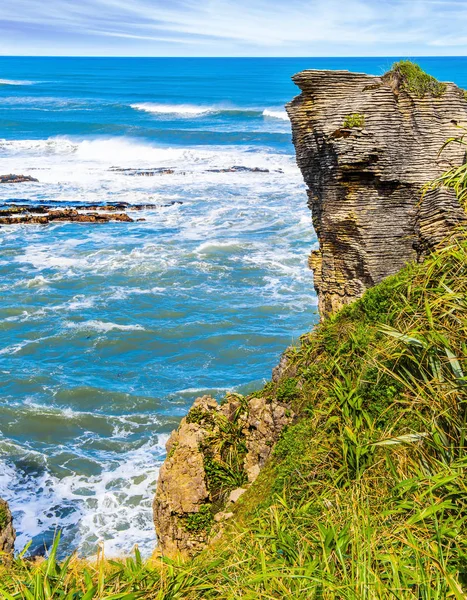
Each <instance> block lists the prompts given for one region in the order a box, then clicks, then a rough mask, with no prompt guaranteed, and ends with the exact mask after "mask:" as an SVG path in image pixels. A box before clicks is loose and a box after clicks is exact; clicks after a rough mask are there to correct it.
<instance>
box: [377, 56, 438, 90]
mask: <svg viewBox="0 0 467 600" xmlns="http://www.w3.org/2000/svg"><path fill="white" fill-rule="evenodd" d="M384 78H385V79H388V80H389V81H392V82H394V84H395V85H396V86H397V88H398V89H400V90H404V91H405V92H407V93H409V94H410V95H412V96H414V97H416V98H424V97H425V96H434V97H435V98H438V97H440V96H442V95H443V94H444V92H445V91H446V84H445V83H441V82H440V81H438V80H437V79H436V78H435V77H433V76H432V75H429V74H428V73H425V71H424V70H423V69H422V68H421V67H420V66H419V65H417V64H416V63H413V62H412V61H410V60H400V61H399V62H396V63H394V64H393V65H392V67H391V69H390V71H388V72H387V73H386V74H385V75H384Z"/></svg>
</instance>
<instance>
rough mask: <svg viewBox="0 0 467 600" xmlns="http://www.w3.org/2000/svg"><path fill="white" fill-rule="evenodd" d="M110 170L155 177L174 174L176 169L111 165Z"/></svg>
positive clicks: (135, 175)
mask: <svg viewBox="0 0 467 600" xmlns="http://www.w3.org/2000/svg"><path fill="white" fill-rule="evenodd" d="M109 171H113V172H114V173H123V174H124V175H131V176H132V177H154V176H155V175H173V174H174V173H175V171H174V169H165V168H160V167H159V168H157V167H156V168H154V169H128V168H122V167H110V169H109Z"/></svg>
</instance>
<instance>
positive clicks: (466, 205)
mask: <svg viewBox="0 0 467 600" xmlns="http://www.w3.org/2000/svg"><path fill="white" fill-rule="evenodd" d="M464 93H467V92H464ZM466 99H467V98H466ZM458 128H459V129H460V130H461V131H462V132H463V133H461V134H460V135H459V136H457V137H451V138H449V139H448V140H447V141H446V142H445V143H444V144H443V147H442V148H441V150H440V152H439V154H440V155H441V154H442V152H443V150H444V149H445V148H447V147H448V146H450V145H451V144H458V145H461V146H466V153H465V154H464V162H463V163H462V164H461V165H458V166H455V167H452V168H450V169H448V170H447V171H445V172H444V173H443V174H442V175H440V176H439V177H437V178H436V179H434V180H433V181H430V182H429V183H427V184H426V185H425V186H424V188H423V194H426V192H428V191H430V190H435V189H438V188H448V189H452V190H454V191H455V193H456V196H457V198H458V200H459V203H460V204H461V206H462V207H463V209H464V210H467V139H466V137H467V128H466V127H464V126H461V125H458Z"/></svg>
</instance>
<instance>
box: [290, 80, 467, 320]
mask: <svg viewBox="0 0 467 600" xmlns="http://www.w3.org/2000/svg"><path fill="white" fill-rule="evenodd" d="M293 80H294V82H295V83H296V85H297V86H298V87H299V88H300V90H301V92H302V93H301V94H300V96H298V97H297V98H295V99H294V100H293V101H292V102H291V103H290V104H288V105H287V112H288V114H289V117H290V121H291V123H292V132H293V142H294V145H295V150H296V155H297V163H298V166H299V167H300V169H301V171H302V174H303V178H304V179H305V183H306V184H307V187H308V199H309V201H308V204H309V207H310V208H311V211H312V213H313V224H314V227H315V230H316V233H317V235H318V240H319V250H317V251H315V252H313V253H312V255H311V257H310V266H311V268H312V269H313V271H314V283H315V287H316V291H317V293H318V299H319V309H320V313H321V315H323V316H326V315H329V314H330V313H332V312H334V311H336V310H338V309H339V308H340V307H342V305H344V304H347V303H349V302H351V301H352V300H354V299H355V298H358V297H360V296H361V295H362V294H363V292H364V291H365V290H366V289H367V288H369V287H371V286H373V285H375V284H377V283H379V282H380V281H381V280H382V279H383V278H384V277H387V276H388V275H392V274H394V273H397V272H398V271H399V270H400V269H401V268H402V267H403V266H404V265H405V264H406V263H408V262H411V261H417V260H422V259H423V257H424V256H425V255H426V253H427V252H428V251H430V250H431V249H432V248H433V247H434V246H435V245H436V244H437V243H439V242H440V241H441V240H443V239H445V238H447V237H448V236H449V235H450V234H452V232H453V231H454V229H455V227H456V225H458V224H460V223H462V222H464V223H465V222H466V215H465V212H464V211H463V210H462V208H461V206H460V204H459V202H458V200H457V198H456V195H455V193H454V191H453V190H444V189H439V190H435V191H432V192H429V193H428V194H426V195H425V196H424V197H423V199H422V197H421V191H422V187H423V186H424V184H426V183H427V182H429V181H430V180H432V179H434V178H435V177H437V176H439V175H440V174H441V173H442V172H443V171H445V170H446V169H447V168H448V166H449V165H450V164H454V165H455V164H458V165H460V164H462V162H463V155H464V152H465V147H462V146H460V145H459V144H457V145H456V144H451V145H450V146H449V147H448V148H446V150H445V151H443V154H442V155H441V156H440V155H439V151H440V149H441V147H442V145H443V144H444V143H445V142H446V140H447V139H448V138H450V137H456V136H458V135H459V129H458V128H457V127H456V125H457V123H458V122H459V123H462V122H464V123H465V122H466V121H467V102H466V100H465V98H464V94H463V91H462V90H460V89H459V88H458V87H457V86H456V85H454V84H452V83H447V84H446V85H445V91H444V92H443V93H442V95H441V96H439V97H435V96H433V95H429V94H428V95H426V96H425V97H423V98H419V97H416V96H415V95H413V94H412V95H411V94H410V92H408V91H407V90H405V89H403V88H401V87H400V86H398V85H397V82H394V81H392V80H391V79H390V78H388V77H387V76H383V77H373V76H370V75H364V74H361V73H350V72H348V71H317V70H309V71H303V72H302V73H299V74H298V75H295V76H294V78H293ZM354 122H355V125H353V123H354Z"/></svg>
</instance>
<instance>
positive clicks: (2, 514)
mask: <svg viewBox="0 0 467 600" xmlns="http://www.w3.org/2000/svg"><path fill="white" fill-rule="evenodd" d="M7 523H8V514H7V511H6V509H5V508H4V507H3V506H1V505H0V531H2V529H4V527H5V526H6V524H7Z"/></svg>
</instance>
